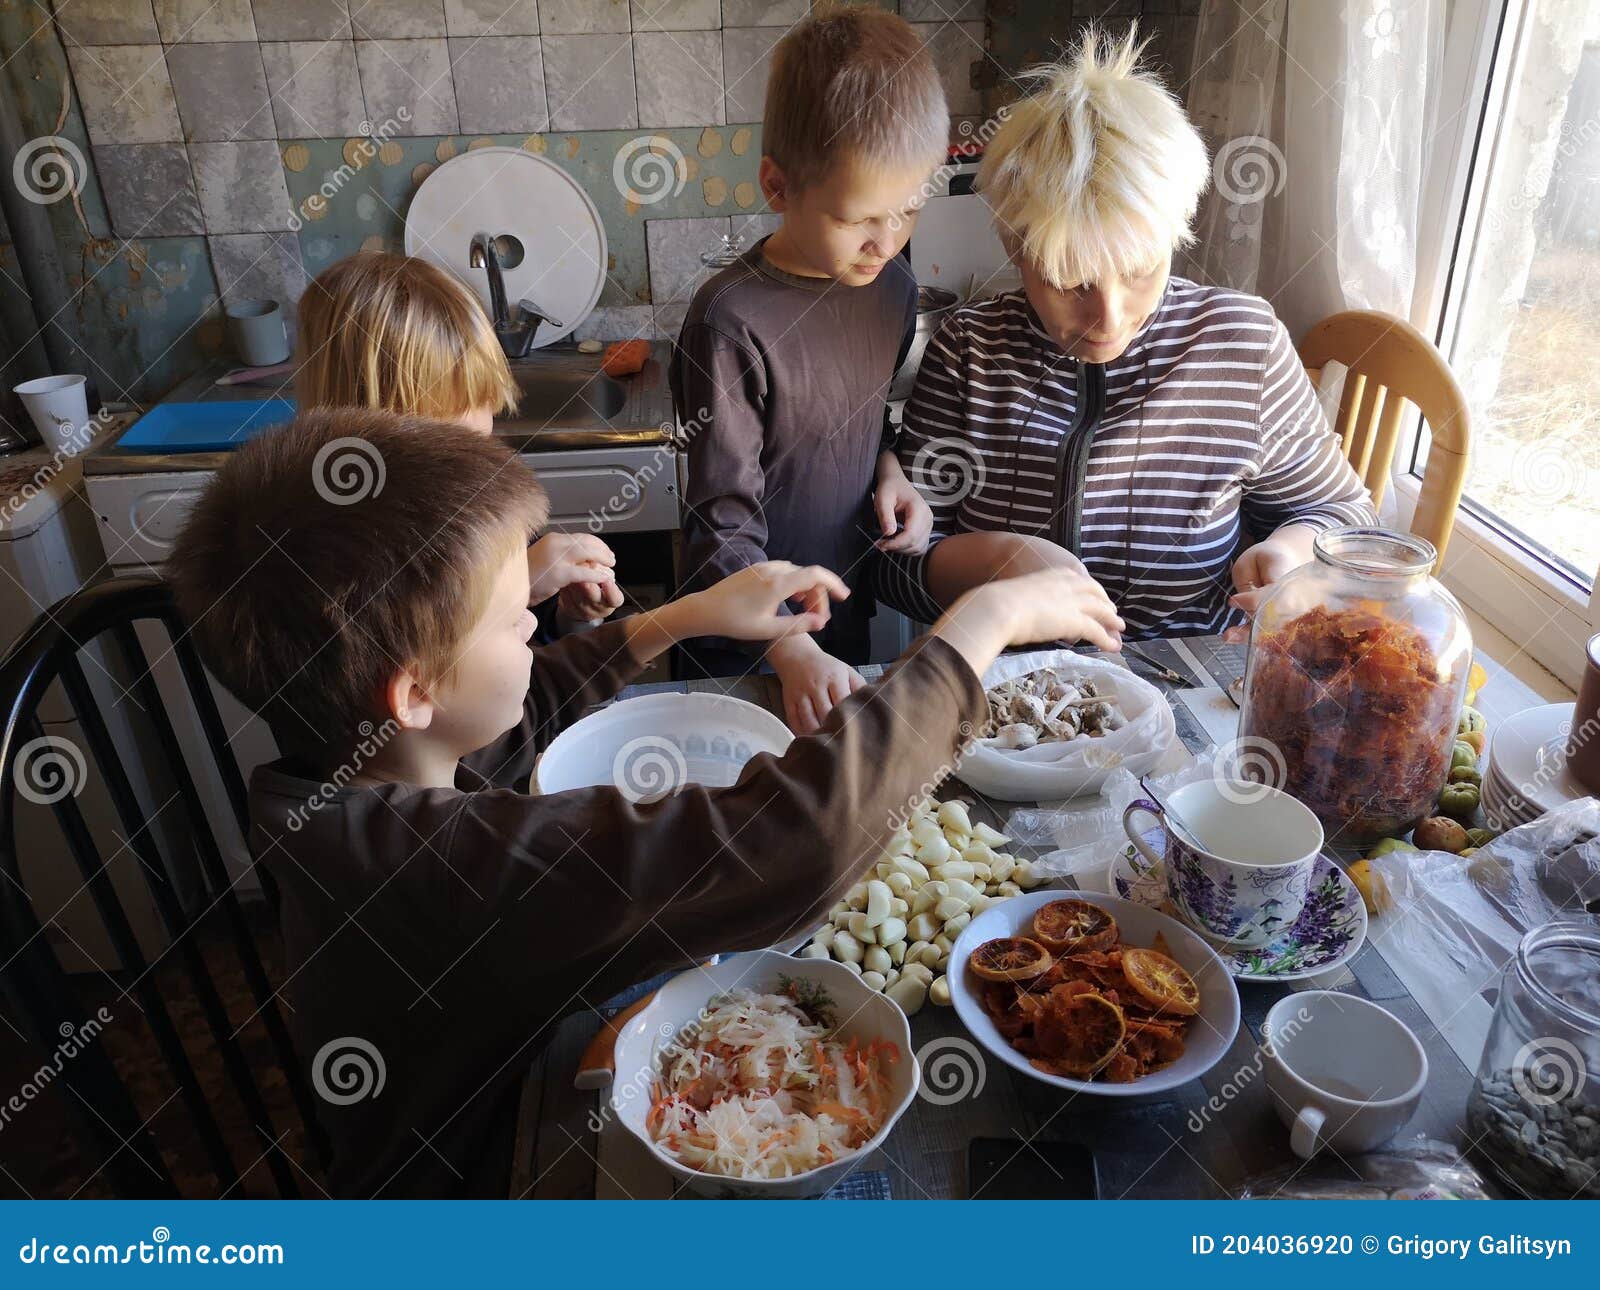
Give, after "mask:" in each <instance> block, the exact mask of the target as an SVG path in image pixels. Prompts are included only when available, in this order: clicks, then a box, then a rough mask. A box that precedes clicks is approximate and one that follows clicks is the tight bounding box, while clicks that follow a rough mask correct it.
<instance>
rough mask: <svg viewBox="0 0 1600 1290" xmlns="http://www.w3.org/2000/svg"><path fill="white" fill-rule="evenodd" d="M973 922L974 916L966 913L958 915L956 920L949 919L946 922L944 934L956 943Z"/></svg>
mask: <svg viewBox="0 0 1600 1290" xmlns="http://www.w3.org/2000/svg"><path fill="white" fill-rule="evenodd" d="M971 921H972V915H971V914H970V913H966V912H963V913H960V914H957V915H956V916H955V917H954V918H947V919H945V920H944V934H945V935H946V936H948V937H949V938H950V939H951V941H954V940H955V938H956V937H958V936H960V935H961V932H962V929H964V928H965V927H966V925H967V924H968V923H970V922H971Z"/></svg>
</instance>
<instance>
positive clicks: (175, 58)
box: [167, 40, 277, 143]
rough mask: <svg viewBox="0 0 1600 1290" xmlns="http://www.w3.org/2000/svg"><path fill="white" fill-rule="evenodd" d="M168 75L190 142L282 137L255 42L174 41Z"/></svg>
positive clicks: (169, 58) (185, 132) (168, 55)
mask: <svg viewBox="0 0 1600 1290" xmlns="http://www.w3.org/2000/svg"><path fill="white" fill-rule="evenodd" d="M167 74H168V76H170V77H171V78H172V93H173V96H174V98H176V100H177V103H178V117H179V119H180V120H181V121H182V122H183V137H184V138H185V139H187V140H188V141H189V142H191V143H193V142H196V141H210V140H216V139H231V140H238V139H273V138H276V137H277V126H276V125H275V124H274V122H273V119H272V104H271V102H270V101H269V99H268V98H267V77H266V73H265V72H263V71H262V68H261V46H260V45H258V44H256V42H255V41H253V40H250V41H229V42H228V43H226V44H205V45H173V46H172V47H171V48H170V49H168V50H167Z"/></svg>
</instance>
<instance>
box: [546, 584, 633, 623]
mask: <svg viewBox="0 0 1600 1290" xmlns="http://www.w3.org/2000/svg"><path fill="white" fill-rule="evenodd" d="M621 607H622V588H621V587H619V586H617V584H616V583H614V582H569V583H568V584H567V585H566V586H565V587H563V588H561V590H560V592H559V593H558V594H557V595H556V608H557V610H558V611H559V612H560V613H561V616H562V617H564V618H567V619H569V620H571V621H572V622H579V623H592V622H594V621H596V620H597V619H600V618H606V617H609V616H610V614H611V613H612V612H613V611H614V610H617V609H620V608H621Z"/></svg>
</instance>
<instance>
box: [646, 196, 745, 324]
mask: <svg viewBox="0 0 1600 1290" xmlns="http://www.w3.org/2000/svg"><path fill="white" fill-rule="evenodd" d="M727 232H728V221H727V219H726V218H721V217H718V218H712V219H699V218H696V219H647V220H645V222H644V241H645V251H646V254H647V255H648V257H649V261H650V301H651V303H652V304H654V305H655V306H656V309H657V310H658V311H659V310H660V309H661V307H662V306H663V305H673V304H684V303H686V302H687V301H688V300H689V299H690V298H691V297H692V296H693V295H694V291H695V288H696V287H697V286H699V285H700V283H701V282H702V281H703V280H704V279H705V278H708V277H710V276H711V274H712V272H713V270H711V269H709V268H707V267H706V265H705V263H704V262H703V261H702V260H701V258H700V257H701V256H703V255H714V254H715V253H716V252H717V251H718V250H720V249H721V247H722V238H723V235H724V234H726V233H727Z"/></svg>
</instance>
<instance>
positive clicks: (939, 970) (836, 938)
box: [800, 798, 1040, 1016]
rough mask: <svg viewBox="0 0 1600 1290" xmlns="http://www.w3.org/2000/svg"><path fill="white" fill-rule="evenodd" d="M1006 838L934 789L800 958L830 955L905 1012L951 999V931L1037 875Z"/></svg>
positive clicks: (1028, 885) (956, 933) (1034, 880)
mask: <svg viewBox="0 0 1600 1290" xmlns="http://www.w3.org/2000/svg"><path fill="white" fill-rule="evenodd" d="M1006 842H1007V838H1006V836H1005V834H1003V833H1000V832H998V831H997V830H995V829H991V828H990V827H989V826H988V825H987V824H974V823H973V822H972V819H971V817H970V816H969V815H968V814H967V808H966V804H965V803H963V802H960V801H949V802H935V801H933V800H932V799H931V798H930V799H929V800H928V801H925V802H923V803H922V804H921V805H920V806H918V807H917V808H916V809H915V810H913V811H912V813H911V817H910V819H909V820H907V821H906V823H905V825H904V826H903V827H901V828H900V829H898V830H896V832H895V834H894V836H893V837H891V838H890V839H889V842H888V845H887V846H885V847H884V850H883V854H882V856H880V857H879V859H878V862H877V864H875V865H874V866H873V869H872V872H871V874H869V875H868V876H867V877H866V878H864V879H863V880H862V881H860V882H858V883H856V885H855V886H853V887H852V888H850V890H849V891H848V892H847V893H846V894H845V898H844V899H843V900H841V901H840V902H839V903H838V904H837V905H835V906H834V907H833V910H832V912H831V913H830V914H829V921H828V922H827V923H824V924H823V925H822V926H821V927H819V928H818V929H817V930H816V932H815V933H814V934H813V935H812V937H811V943H810V944H809V945H807V946H806V948H805V949H803V950H802V951H801V952H800V954H801V957H802V958H809V959H830V958H831V959H836V960H837V961H838V962H840V963H842V964H844V966H845V967H847V968H849V969H850V970H851V971H852V972H854V973H856V974H857V975H858V976H860V978H861V980H862V983H863V984H865V985H867V986H869V987H870V988H871V989H873V990H879V991H882V992H883V993H884V994H886V995H888V996H889V998H891V999H893V1000H894V1001H895V1003H897V1004H899V1005H900V1007H901V1008H902V1009H904V1010H905V1013H906V1015H907V1016H911V1015H913V1014H914V1013H916V1012H917V1011H918V1010H919V1009H921V1007H922V1005H923V1003H924V1002H926V1001H927V1000H929V999H931V1000H933V1002H934V1003H936V1004H938V1005H940V1006H941V1007H947V1006H949V1003H950V983H949V981H948V980H946V979H945V975H944V974H945V969H946V968H947V967H948V966H949V963H950V949H951V946H952V945H954V944H955V939H956V937H957V936H959V935H960V934H961V931H962V929H963V928H964V927H966V925H967V924H968V923H970V922H971V921H972V920H973V919H974V918H976V917H977V916H978V915H979V914H981V913H982V912H983V911H984V910H985V909H987V908H988V907H989V906H990V905H992V904H994V902H995V901H997V900H1005V899H1007V898H1008V897H1011V896H1019V895H1021V894H1022V893H1023V892H1024V891H1027V890H1029V889H1030V888H1032V887H1035V886H1037V885H1038V884H1039V881H1040V880H1039V876H1038V875H1037V874H1036V873H1035V872H1034V869H1033V866H1032V865H1031V864H1029V862H1028V861H1027V860H1019V859H1018V858H1017V857H1016V856H1013V855H1011V854H1009V853H1008V852H1006V851H1002V850H1000V849H999V848H1001V847H1003V846H1005V845H1006Z"/></svg>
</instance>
